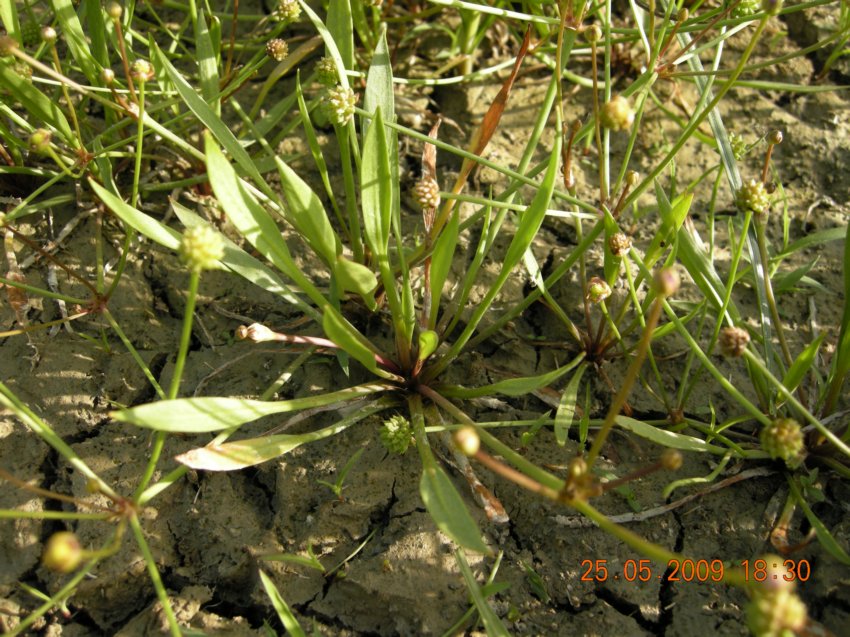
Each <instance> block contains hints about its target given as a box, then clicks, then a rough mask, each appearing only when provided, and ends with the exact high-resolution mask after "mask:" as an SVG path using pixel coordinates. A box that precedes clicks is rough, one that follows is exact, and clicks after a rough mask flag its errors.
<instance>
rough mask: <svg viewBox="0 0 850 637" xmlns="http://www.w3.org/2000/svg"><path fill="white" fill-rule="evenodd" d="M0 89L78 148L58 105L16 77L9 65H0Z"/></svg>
mask: <svg viewBox="0 0 850 637" xmlns="http://www.w3.org/2000/svg"><path fill="white" fill-rule="evenodd" d="M0 87H3V88H5V89H6V90H8V91H9V92H10V93H11V94H12V95H14V96H15V99H16V100H17V101H19V102H20V103H21V104H22V105H23V107H24V108H25V109H26V111H27V112H28V113H29V114H30V115H31V116H32V117H33V118H34V119H36V120H38V121H41V122H44V123H45V124H47V125H48V126H51V127H53V128H54V129H56V130H57V131H58V132H59V134H60V135H61V136H62V139H63V140H65V143H67V144H68V145H69V146H71V147H72V148H77V147H78V146H79V144H80V143H79V141H78V140H77V138H76V137H75V136H74V132H73V131H72V130H71V126H70V125H69V124H68V120H67V119H65V115H64V114H63V113H62V109H61V108H60V107H59V104H57V103H56V102H54V101H53V100H51V99H50V98H49V97H47V95H45V94H44V93H42V92H41V91H39V90H38V89H37V88H36V87H35V86H34V85H33V84H32V82H30V81H29V80H25V79H24V78H23V77H21V76H20V75H18V74H17V73H16V72H15V71H14V70H12V66H11V65H10V64H0ZM4 100H5V98H4Z"/></svg>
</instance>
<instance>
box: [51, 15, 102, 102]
mask: <svg viewBox="0 0 850 637" xmlns="http://www.w3.org/2000/svg"><path fill="white" fill-rule="evenodd" d="M50 4H51V5H53V11H54V13H55V14H56V20H57V22H59V26H60V27H62V33H63V35H64V36H65V43H66V44H67V45H68V50H69V51H70V52H71V55H72V56H73V57H74V60H75V61H76V62H77V64H79V65H80V68H81V69H82V71H83V75H85V76H86V78H87V79H88V81H89V82H90V83H91V84H94V85H95V86H97V85H98V83H99V82H98V76H99V70H98V66H97V63H96V62H95V61H94V58H93V57H92V54H91V48H90V47H89V43H88V41H87V40H86V35H85V33H83V27H82V25H81V24H80V19H79V18H78V17H77V12H76V11H74V5H73V4H71V0H51V2H50Z"/></svg>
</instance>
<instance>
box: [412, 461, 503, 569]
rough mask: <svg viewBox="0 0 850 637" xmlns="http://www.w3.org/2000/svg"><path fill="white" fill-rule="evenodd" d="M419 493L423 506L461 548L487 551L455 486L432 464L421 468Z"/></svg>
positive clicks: (486, 552)
mask: <svg viewBox="0 0 850 637" xmlns="http://www.w3.org/2000/svg"><path fill="white" fill-rule="evenodd" d="M419 493H420V495H421V496H422V502H424V503H425V508H426V509H427V510H428V513H429V514H430V515H431V517H432V518H433V520H434V522H436V524H437V527H438V528H439V529H440V530H441V531H442V532H443V533H445V534H446V535H448V536H449V537H450V538H451V539H452V540H454V541H455V542H457V543H458V544H459V545H460V546H462V547H463V548H465V549H469V550H470V551H475V552H477V553H485V554H489V553H490V549H489V548H487V545H486V544H484V541H483V540H482V539H481V531H480V530H479V529H478V525H477V524H475V520H473V519H472V516H471V515H470V514H469V511H468V510H467V508H466V505H465V504H464V502H463V499H462V498H461V497H460V494H459V493H458V492H457V489H455V487H454V485H453V484H452V481H451V480H449V477H448V476H447V475H446V472H445V471H443V470H442V469H441V468H440V467H439V466H437V465H436V464H435V465H433V466H432V467H429V468H426V469H425V470H423V472H422V479H421V480H420V481H419Z"/></svg>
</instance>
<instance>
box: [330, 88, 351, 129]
mask: <svg viewBox="0 0 850 637" xmlns="http://www.w3.org/2000/svg"><path fill="white" fill-rule="evenodd" d="M356 103H357V96H356V95H355V94H354V91H352V90H351V89H350V88H346V87H344V86H342V85H339V86H336V87H334V88H332V89H328V94H327V100H326V101H325V108H326V109H327V114H328V119H329V120H330V121H331V122H332V123H333V124H336V125H337V126H345V125H346V124H348V122H349V121H350V120H351V118H352V116H353V115H354V105H355V104H356Z"/></svg>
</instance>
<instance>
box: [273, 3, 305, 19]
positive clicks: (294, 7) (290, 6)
mask: <svg viewBox="0 0 850 637" xmlns="http://www.w3.org/2000/svg"><path fill="white" fill-rule="evenodd" d="M275 17H276V18H277V19H278V20H280V21H281V22H286V23H289V22H295V21H296V20H297V19H298V18H300V17H301V5H300V4H298V0H280V3H279V4H278V7H277V11H276V12H275Z"/></svg>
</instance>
